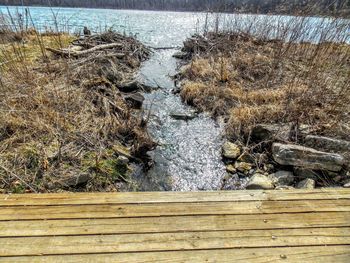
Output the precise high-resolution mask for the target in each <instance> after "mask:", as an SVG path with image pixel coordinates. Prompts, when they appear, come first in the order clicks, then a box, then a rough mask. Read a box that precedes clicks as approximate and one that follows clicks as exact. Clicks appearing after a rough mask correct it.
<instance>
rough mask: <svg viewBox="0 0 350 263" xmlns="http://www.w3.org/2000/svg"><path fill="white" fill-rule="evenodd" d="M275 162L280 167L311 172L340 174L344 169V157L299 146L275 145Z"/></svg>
mask: <svg viewBox="0 0 350 263" xmlns="http://www.w3.org/2000/svg"><path fill="white" fill-rule="evenodd" d="M272 153H273V158H274V160H275V161H276V162H277V163H279V164H280V165H292V166H299V167H303V168H308V169H311V170H329V171H335V172H338V171H340V170H341V169H342V167H343V165H344V163H345V160H344V157H343V156H341V155H339V154H335V153H326V152H320V151H317V150H315V149H312V148H307V147H303V146H299V145H290V144H281V143H274V144H273V146H272Z"/></svg>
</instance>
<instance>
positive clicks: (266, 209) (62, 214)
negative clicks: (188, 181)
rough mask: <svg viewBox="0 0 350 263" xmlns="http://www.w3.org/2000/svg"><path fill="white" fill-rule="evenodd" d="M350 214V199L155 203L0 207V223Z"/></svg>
mask: <svg viewBox="0 0 350 263" xmlns="http://www.w3.org/2000/svg"><path fill="white" fill-rule="evenodd" d="M337 211H339V212H341V211H343V212H350V199H349V200H343V199H340V200H301V201H262V202H261V201H252V202H200V203H168V204H164V203H158V204H142V205H138V204H127V205H103V204H101V205H73V206H67V205H66V206H63V205H61V206H25V207H17V206H14V207H3V208H1V209H0V220H30V219H75V218H119V217H150V216H174V215H233V214H237V215H242V214H270V213H305V212H337Z"/></svg>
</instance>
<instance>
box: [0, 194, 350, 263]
mask: <svg viewBox="0 0 350 263" xmlns="http://www.w3.org/2000/svg"><path fill="white" fill-rule="evenodd" d="M0 206H1V208H0V262H219V263H221V262H303V263H305V262H306V263H307V262H312V263H315V262H327V263H328V262H344V263H349V262H350V189H318V190H314V191H306V190H300V191H299V190H298V191H297V190H293V191H236V192H201V193H99V194H50V195H48V194H42V195H2V196H1V198H0Z"/></svg>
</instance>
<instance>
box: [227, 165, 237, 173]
mask: <svg viewBox="0 0 350 263" xmlns="http://www.w3.org/2000/svg"><path fill="white" fill-rule="evenodd" d="M226 171H227V172H229V173H231V174H235V173H236V172H237V170H236V168H235V167H234V166H233V165H232V164H229V165H227V166H226Z"/></svg>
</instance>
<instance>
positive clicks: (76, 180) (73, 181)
mask: <svg viewBox="0 0 350 263" xmlns="http://www.w3.org/2000/svg"><path fill="white" fill-rule="evenodd" d="M90 179H91V176H90V175H89V174H87V173H83V174H78V175H70V176H67V177H65V178H61V179H60V181H59V184H60V185H63V186H67V187H76V186H79V185H83V184H86V183H87V182H88V181H89V180H90Z"/></svg>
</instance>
